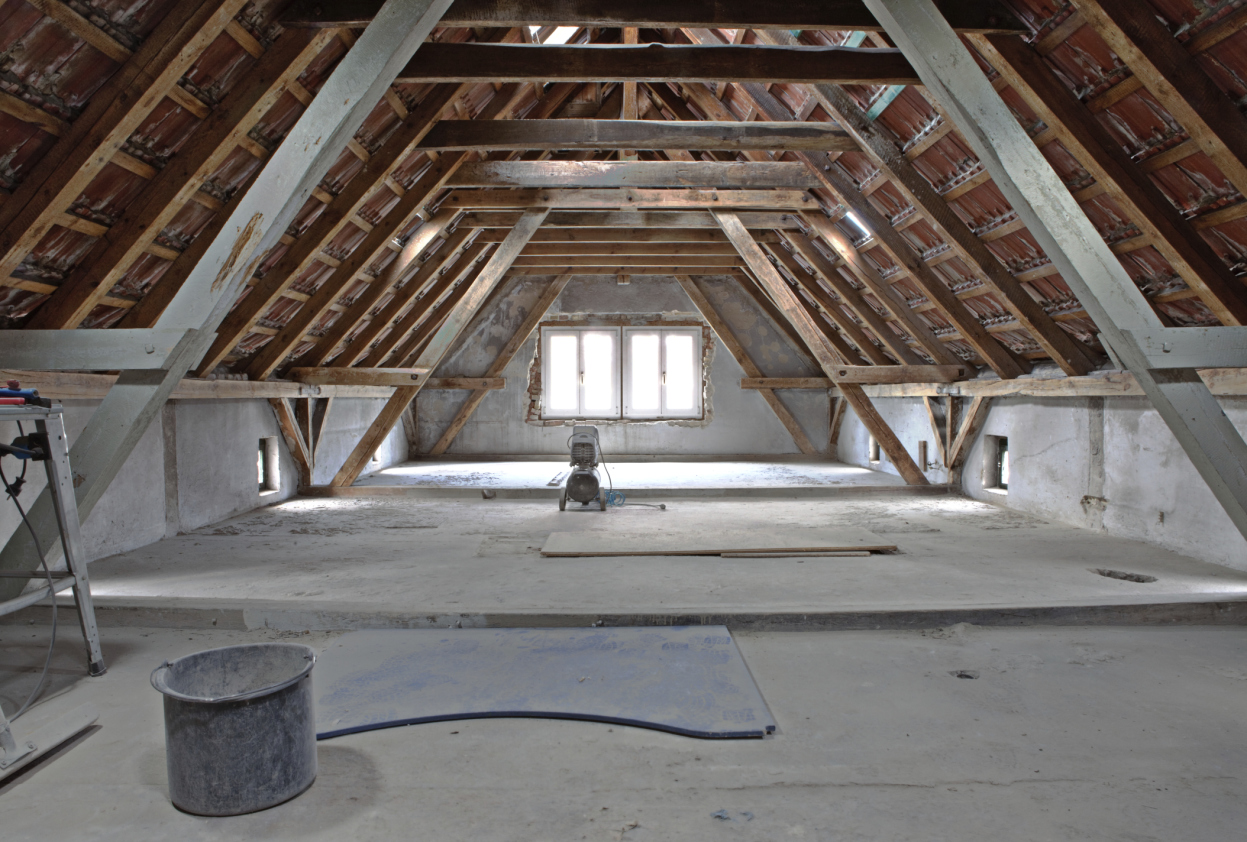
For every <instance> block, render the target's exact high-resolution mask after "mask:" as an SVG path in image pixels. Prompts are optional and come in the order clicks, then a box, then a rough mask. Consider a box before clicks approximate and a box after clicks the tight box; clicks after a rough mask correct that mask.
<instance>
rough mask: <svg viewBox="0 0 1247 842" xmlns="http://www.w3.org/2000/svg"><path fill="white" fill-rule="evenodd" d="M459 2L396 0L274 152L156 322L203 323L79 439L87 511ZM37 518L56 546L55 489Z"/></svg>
mask: <svg viewBox="0 0 1247 842" xmlns="http://www.w3.org/2000/svg"><path fill="white" fill-rule="evenodd" d="M450 4H451V0H387V2H386V3H385V5H384V6H383V7H382V9H381V10H380V11H379V12H378V13H377V16H376V18H374V19H373V22H372V23H371V24H369V26H368V28H367V29H366V30H365V31H364V34H363V35H362V36H361V37H360V39H359V41H358V42H357V43H356V44H355V46H354V47H353V48H352V49H351V51H350V52H349V53H347V54H346V56H345V57H344V58H343V59H342V61H341V63H340V64H339V65H338V66H337V68H336V69H335V70H334V72H333V74H332V75H331V76H330V77H329V79H328V80H327V81H326V82H325V85H324V87H323V88H322V89H321V91H320V92H319V93H318V94H317V96H316V98H315V99H313V100H312V104H311V105H309V106H308V108H307V110H306V111H305V112H304V113H303V116H302V117H300V118H299V121H298V122H297V123H296V124H295V126H294V128H292V129H291V130H290V134H289V135H287V137H286V139H285V140H284V141H283V142H282V144H281V146H280V147H278V149H277V151H276V152H275V153H274V154H273V157H272V158H271V159H269V162H268V164H266V165H265V167H264V170H263V171H262V172H261V173H260V175H259V176H258V177H257V178H256V180H255V182H254V184H253V185H252V186H251V188H250V189H249V190H248V191H247V195H246V196H245V197H244V198H243V200H242V201H241V202H240V203H239V205H238V208H237V209H236V210H235V211H234V213H233V215H232V216H231V217H230V219H229V221H228V222H227V223H226V225H225V227H224V228H222V230H221V233H220V234H219V235H218V236H217V238H216V239H215V240H214V241H213V243H212V245H211V246H209V248H208V250H207V252H205V253H204V256H203V258H202V259H201V260H200V261H199V263H198V264H197V265H196V266H195V269H194V270H193V271H192V272H191V274H190V275H189V276H188V277H187V278H186V281H185V282H184V283H183V284H182V286H181V288H180V289H179V290H178V292H177V295H176V296H175V297H174V299H173V301H172V302H170V304H169V307H168V308H167V309H166V310H165V312H164V313H163V314H162V315H161V317H160V320H159V321H158V322H157V323H156V328H158V329H178V328H180V329H183V330H196V331H198V333H197V334H194V336H193V339H192V340H191V341H187V342H183V343H181V345H179V346H178V348H177V349H176V350H175V351H174V352H173V353H172V354H170V356H169V357H168V358H166V360H165V365H166V368H165V369H164V370H148V371H123V372H122V373H121V376H120V377H118V379H117V382H116V384H115V385H114V386H113V387H112V389H110V390H109V392H108V394H107V395H106V396H105V398H104V401H103V402H102V403H101V404H100V406H99V408H98V409H96V411H95V414H94V415H92V416H91V420H90V421H89V422H88V423H87V426H86V428H85V429H84V430H83V431H82V434H81V435H80V436H78V438H77V440H75V442H74V445H73V447H72V448H71V449H70V464H71V467H72V469H73V472H74V485H75V491H76V496H77V498H78V511H79V513H80V516H81V518H82V519H83V520H84V521H85V520H86V519H87V516H88V515H89V514H90V513H91V510H92V509H93V508H94V507H95V504H96V503H97V502H99V499H100V497H102V496H103V494H104V491H105V490H106V489H107V488H108V485H109V483H111V482H112V480H113V478H114V477H115V476H116V475H117V472H118V471H119V470H120V469H121V466H122V465H123V464H124V463H125V461H126V459H127V458H129V456H130V454H131V452H132V451H133V450H134V447H135V446H136V445H137V444H138V442H139V439H141V438H142V436H143V434H144V433H145V432H146V431H147V427H148V425H149V424H151V422H152V420H153V419H154V418H155V417H156V415H157V414H158V413H159V412H160V408H161V407H162V406H163V405H164V403H165V401H166V400H168V398H169V395H171V394H172V393H173V389H174V387H175V386H177V384H178V382H179V381H180V380H181V379H182V377H183V376H185V374H186V372H187V371H189V370H190V368H191V367H192V366H194V365H195V364H196V363H198V362H199V360H200V358H202V357H203V355H204V353H205V352H206V351H207V350H208V348H209V346H210V345H211V343H212V340H213V339H214V338H215V337H216V333H215V331H216V329H217V327H218V326H219V325H220V323H221V321H222V319H224V318H225V315H226V314H227V313H228V312H229V308H230V306H231V304H232V303H233V301H234V299H235V298H236V297H237V294H238V291H239V290H240V289H241V288H242V285H243V284H244V283H246V281H247V279H248V278H249V277H250V276H251V274H252V270H253V269H254V268H255V265H256V263H258V262H259V260H260V259H261V258H262V257H263V255H264V254H265V252H267V251H268V250H269V249H270V248H272V247H273V246H274V245H276V243H277V241H278V239H279V238H280V237H281V235H282V233H283V232H284V231H285V230H286V227H287V226H288V225H289V223H290V222H291V221H292V220H293V219H294V217H295V214H297V213H298V211H299V208H300V207H302V205H303V203H304V202H305V201H306V200H307V198H308V197H309V196H310V195H311V193H312V190H313V188H315V187H316V186H317V185H318V184H319V183H320V181H321V179H322V178H323V177H324V175H325V173H326V172H328V171H329V167H330V166H332V164H333V162H334V161H335V160H336V159H337V157H338V155H339V154H340V153H341V152H342V150H343V149H344V148H346V144H347V141H349V140H350V139H351V138H352V137H353V136H354V134H355V131H356V129H357V128H358V127H359V125H360V124H361V123H363V121H364V119H365V118H366V117H367V116H368V114H369V113H370V112H371V111H372V109H373V108H374V107H375V106H376V104H377V103H378V102H380V100H381V98H382V97H383V96H384V95H385V92H386V90H387V89H388V88H389V86H390V84H391V83H392V82H393V81H394V79H395V77H397V76H398V73H399V71H400V70H402V68H403V66H404V65H406V63H407V62H408V60H410V58H411V57H412V56H413V55H414V54H415V52H416V50H417V49H418V48H419V47H420V44H421V43H423V41H424V39H425V38H427V37H428V35H429V33H430V32H431V31H432V29H433V27H434V26H436V25H437V23H438V21H439V20H440V19H441V16H442V14H443V13H444V12H445V11H446V9H447V8H448V7H449V6H450ZM30 519H31V523H32V525H33V526H34V527H35V529H36V530H37V531H38V532H39V535H40V537H41V538H43V536H47V541H46V542H45V543H46V545H47V546H51V545H52V543H53V541H54V538H55V536H56V516H55V512H54V510H53V507H52V498H51V494H50V493H49V492H48V491H46V490H45V491H44V492H43V493H42V494H40V495H39V497H38V499H37V500H36V501H35V503H34V505H33V506H31V508H30ZM38 564H39V559H38V557H37V553H36V552H35V547H34V543H33V542H32V541H31V538H30V535H29V533H28V532H27V531H26V530H24V529H19V530H17V531H16V532H15V533H14V534H13V536H12V537H11V538H10V539H9V542H8V543H7V544H6V545H5V547H4V549H3V551H0V570H34V569H35V568H36V567H37V566H38ZM24 585H25V582H24V580H22V579H5V580H3V581H0V600H3V599H6V598H10V597H12V596H14V595H16V593H18V592H20V591H21V589H22V587H23V586H24Z"/></svg>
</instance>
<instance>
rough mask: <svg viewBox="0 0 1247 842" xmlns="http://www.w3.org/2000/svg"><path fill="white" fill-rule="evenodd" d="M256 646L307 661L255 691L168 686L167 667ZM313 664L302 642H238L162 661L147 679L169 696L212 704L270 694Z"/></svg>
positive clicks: (300, 677) (296, 679)
mask: <svg viewBox="0 0 1247 842" xmlns="http://www.w3.org/2000/svg"><path fill="white" fill-rule="evenodd" d="M260 647H266V648H270V647H280V648H283V649H294V650H298V651H301V652H302V654H303V657H304V658H305V659H307V663H306V664H304V666H303V669H301V670H299V671H298V672H297V673H296V674H295V675H293V676H290V677H289V678H284V679H282V680H281V681H278V682H277V683H276V684H269V685H267V686H265V687H260V688H258V689H256V690H248V691H247V692H245V693H233V694H231V695H228V696H190V695H187V694H186V693H181V692H178V691H177V690H174V689H173V688H172V687H170V686H169V681H168V679H169V672H170V670H171V669H172V668H173V667H175V666H177V665H178V664H180V663H181V662H182V661H185V660H187V659H189V658H195V657H198V656H201V655H204V654H206V653H208V652H225V651H228V650H230V649H256V648H260ZM314 666H316V650H315V649H313V648H312V647H310V646H306V645H304V644H302V643H238V644H235V645H233V646H217V647H215V648H212V649H201V650H200V651H198V652H192V653H190V654H189V655H183V656H182V657H180V658H175V659H174V660H172V661H165V662H164V663H162V664H161V665H160V666H158V667H156V669H154V670H152V676H151V682H152V687H154V688H155V689H156V690H158V691H160V693H161V694H163V695H165V696H168V697H169V698H172V699H178V700H179V701H183V702H196V703H199V704H207V705H214V704H223V703H225V702H241V701H246V700H247V699H255V698H258V697H260V696H267V695H270V694H272V693H276V692H277V691H278V690H284V689H285V688H287V687H289V686H290V685H292V684H295V683H297V682H299V681H302V680H303V679H304V678H306V677H307V676H308V675H309V674H310V673H311V672H312V667H314Z"/></svg>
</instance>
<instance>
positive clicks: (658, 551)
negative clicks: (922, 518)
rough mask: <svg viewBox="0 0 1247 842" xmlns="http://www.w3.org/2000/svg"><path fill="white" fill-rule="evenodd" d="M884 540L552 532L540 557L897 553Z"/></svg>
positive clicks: (790, 532)
mask: <svg viewBox="0 0 1247 842" xmlns="http://www.w3.org/2000/svg"><path fill="white" fill-rule="evenodd" d="M895 549H896V545H895V544H889V543H888V542H887V541H886V540H884V539H883V538H880V537H879V536H878V535H876V534H874V533H873V532H870V531H869V530H866V529H861V528H858V527H844V528H840V529H820V528H812V529H808V528H807V529H786V530H783V531H782V532H779V531H777V530H765V531H760V530H753V531H743V530H741V531H729V530H722V529H681V530H680V531H679V532H678V533H665V532H660V531H658V530H657V529H655V530H651V531H649V532H608V531H602V530H595V531H592V532H589V531H586V532H551V533H550V537H549V538H547V539H546V543H545V546H543V547H542V548H541V554H542V555H543V556H546V557H551V558H578V557H586V556H642V555H644V556H653V555H722V554H723V553H767V552H772V553H773V552H783V551H791V552H807V553H818V552H842V551H846V550H873V551H876V552H885V551H891V550H895Z"/></svg>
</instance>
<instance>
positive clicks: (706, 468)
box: [356, 459, 905, 493]
mask: <svg viewBox="0 0 1247 842" xmlns="http://www.w3.org/2000/svg"><path fill="white" fill-rule="evenodd" d="M569 470H570V467H569V466H568V464H567V460H565V459H563V460H557V461H556V460H551V461H513V460H512V461H505V462H504V461H478V462H471V461H464V460H462V459H459V460H427V461H425V460H421V461H419V462H405V463H403V464H401V465H395V466H394V467H392V468H385V469H383V470H380V471H377V472H376V473H375V474H370V475H368V476H366V477H364V478H362V479H360V480H359V481H358V482H357V483H356V486H360V487H376V486H391V485H403V486H415V487H420V488H546V487H547V486H546V484H547V483H548V482H550V480H552V479H553V478H554V477H555V476H556V475H558V474H566V473H567V471H569ZM608 472H609V479H611V480H612V481H613V482H614V486H615V488H617V489H619V490H621V491H624V492H625V493H626V492H627V491H629V490H632V489H642V488H647V489H649V488H666V489H675V488H710V489H719V488H808V487H811V486H849V487H854V486H903V485H904V484H905V483H904V481H903V480H902V479H901V478H900V477H896V476H893V475H892V474H886V473H883V472H882V471H871V470H868V469H866V468H858V467H855V466H853V465H844V464H841V463H839V462H827V461H825V460H813V459H807V460H784V461H778V460H774V459H768V460H754V461H731V462H721V461H713V462H711V461H700V462H678V461H677V462H670V461H665V460H664V461H646V462H610V463H608V464H607V465H606V468H605V469H604V470H603V471H602V472H601V473H602V482H603V484H605V483H606V482H607V479H608V477H607V473H608Z"/></svg>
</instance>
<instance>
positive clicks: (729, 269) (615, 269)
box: [511, 259, 743, 278]
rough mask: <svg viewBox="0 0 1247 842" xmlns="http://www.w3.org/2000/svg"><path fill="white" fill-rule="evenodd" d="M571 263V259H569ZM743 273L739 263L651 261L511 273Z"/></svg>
mask: <svg viewBox="0 0 1247 842" xmlns="http://www.w3.org/2000/svg"><path fill="white" fill-rule="evenodd" d="M569 261H570V259H569ZM741 271H743V270H742V268H741V264H740V263H739V262H737V263H735V264H733V265H731V266H698V265H696V264H695V263H692V264H681V265H678V266H673V265H664V264H662V263H659V262H657V261H651V262H649V263H646V264H631V265H627V266H625V265H621V264H619V263H606V262H603V264H602V265H596V266H570V265H565V264H564V263H561V262H560V263H556V264H553V265H549V264H548V265H544V266H513V267H512V268H511V273H512V274H514V275H558V274H561V273H563V272H570V273H571V274H573V275H618V274H623V275H628V276H630V277H634V278H635V277H641V276H645V275H648V276H651V277H658V276H666V275H734V274H736V273H738V272H741Z"/></svg>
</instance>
